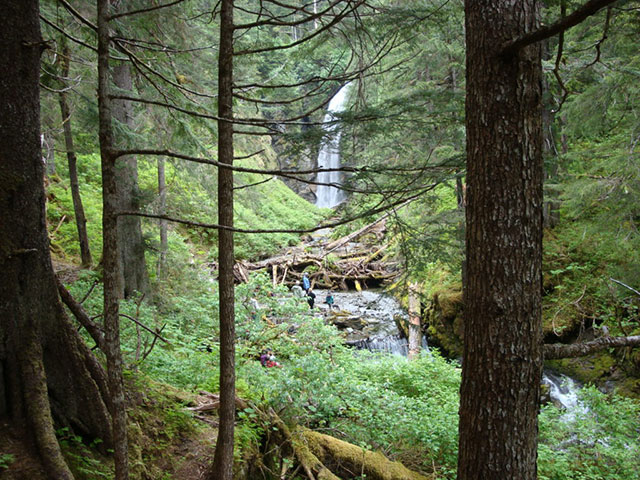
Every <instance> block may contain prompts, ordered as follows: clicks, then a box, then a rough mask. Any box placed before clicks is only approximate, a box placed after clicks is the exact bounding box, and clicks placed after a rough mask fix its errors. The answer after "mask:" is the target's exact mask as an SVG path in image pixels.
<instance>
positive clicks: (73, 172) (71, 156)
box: [58, 36, 91, 267]
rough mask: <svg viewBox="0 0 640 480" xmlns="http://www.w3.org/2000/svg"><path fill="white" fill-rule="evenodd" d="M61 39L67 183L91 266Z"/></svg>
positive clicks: (66, 57) (64, 47) (66, 58)
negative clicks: (67, 169) (67, 167)
mask: <svg viewBox="0 0 640 480" xmlns="http://www.w3.org/2000/svg"><path fill="white" fill-rule="evenodd" d="M61 38H62V40H61V42H62V70H61V72H60V74H61V77H62V81H61V83H62V91H61V92H60V95H59V97H58V100H59V101H60V113H61V114H62V126H63V130H64V144H65V148H66V149H67V161H68V164H69V184H70V186H71V198H72V200H73V212H74V215H75V217H76V227H77V229H78V241H79V243H80V258H81V259H82V266H83V267H90V266H91V250H90V249H89V237H88V236H87V217H86V216H85V214H84V208H83V206H82V197H80V184H79V183H78V169H77V168H76V164H77V159H76V151H75V148H74V146H73V135H72V132H71V109H70V108H69V102H68V100H67V92H66V88H67V87H68V82H67V79H68V78H69V64H70V55H71V51H70V49H69V46H68V45H67V42H66V38H65V37H64V36H62V37H61Z"/></svg>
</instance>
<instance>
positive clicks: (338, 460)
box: [296, 429, 432, 480]
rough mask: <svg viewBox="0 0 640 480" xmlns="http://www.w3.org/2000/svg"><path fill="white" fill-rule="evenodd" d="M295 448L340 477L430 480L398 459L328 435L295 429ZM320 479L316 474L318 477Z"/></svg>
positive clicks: (376, 479)
mask: <svg viewBox="0 0 640 480" xmlns="http://www.w3.org/2000/svg"><path fill="white" fill-rule="evenodd" d="M296 434H297V435H300V436H301V438H300V437H298V438H300V439H301V440H304V441H303V442H301V441H300V440H298V442H297V447H296V448H297V449H301V448H305V449H307V450H308V451H309V452H310V453H311V454H312V455H313V457H314V458H316V459H318V460H319V461H320V462H322V464H323V465H324V466H325V467H326V468H328V469H329V470H331V472H333V473H334V474H335V475H338V477H339V478H342V479H350V478H360V477H364V476H365V475H366V478H367V480H431V478H432V477H427V476H424V475H421V474H420V473H417V472H414V471H411V470H409V469H408V468H407V467H405V466H404V465H402V464H401V463H399V462H393V461H391V460H389V459H388V458H386V457H385V456H384V455H382V454H381V453H378V452H371V451H369V450H365V449H363V448H361V447H358V446H357V445H353V444H351V443H348V442H345V441H342V440H339V439H337V438H335V437H331V436H329V435H324V434H322V433H318V432H314V431H311V430H307V429H299V430H298V431H297V432H296ZM318 478H320V477H318Z"/></svg>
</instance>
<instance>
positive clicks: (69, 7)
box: [58, 0, 98, 32]
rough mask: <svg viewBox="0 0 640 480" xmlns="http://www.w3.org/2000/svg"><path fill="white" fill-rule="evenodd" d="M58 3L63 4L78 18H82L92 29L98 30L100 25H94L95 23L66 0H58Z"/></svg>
mask: <svg viewBox="0 0 640 480" xmlns="http://www.w3.org/2000/svg"><path fill="white" fill-rule="evenodd" d="M58 3H59V4H61V5H62V6H63V7H64V8H65V9H66V10H67V11H68V12H69V13H70V14H71V15H73V16H74V17H76V18H77V19H78V20H80V21H81V22H82V23H84V24H85V25H87V26H88V27H89V28H90V29H92V30H93V31H94V32H95V31H98V27H97V26H96V25H94V24H93V23H91V22H90V21H89V20H88V19H86V18H85V17H83V16H82V15H81V14H80V12H78V11H77V10H76V9H75V8H73V7H72V6H71V5H70V4H69V3H68V2H67V1H66V0H58Z"/></svg>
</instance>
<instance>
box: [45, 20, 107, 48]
mask: <svg viewBox="0 0 640 480" xmlns="http://www.w3.org/2000/svg"><path fill="white" fill-rule="evenodd" d="M40 20H42V21H43V22H44V23H46V24H47V25H49V26H50V27H51V28H54V29H55V30H57V31H58V32H60V33H61V34H62V35H64V36H65V37H67V38H68V39H69V40H71V41H72V42H74V43H77V44H78V45H82V46H83V47H86V48H88V49H89V50H93V51H94V52H97V51H98V49H97V48H96V47H94V46H92V45H89V44H88V43H86V42H83V41H82V40H80V39H77V38H75V37H74V36H72V35H70V34H68V33H67V32H66V31H65V30H64V29H63V28H60V27H59V26H57V25H56V24H55V23H53V22H52V21H50V20H47V18H46V17H45V16H44V15H40Z"/></svg>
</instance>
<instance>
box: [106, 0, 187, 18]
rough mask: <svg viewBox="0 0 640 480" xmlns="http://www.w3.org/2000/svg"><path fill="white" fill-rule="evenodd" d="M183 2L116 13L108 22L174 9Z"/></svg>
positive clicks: (179, 0) (177, 1) (176, 1)
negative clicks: (169, 8)
mask: <svg viewBox="0 0 640 480" xmlns="http://www.w3.org/2000/svg"><path fill="white" fill-rule="evenodd" d="M182 2H184V0H175V1H174V2H170V3H165V4H162V5H156V6H154V7H149V8H141V9H140V10H132V11H130V12H122V13H116V14H114V15H111V16H110V17H109V18H108V19H107V20H108V21H111V20H115V19H116V18H121V17H126V16H130V15H138V14H139V13H147V12H152V11H154V10H159V9H161V8H167V7H172V6H174V5H177V4H178V3H182Z"/></svg>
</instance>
